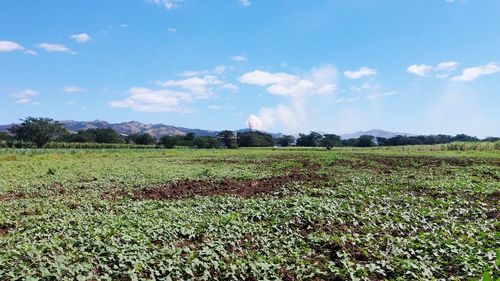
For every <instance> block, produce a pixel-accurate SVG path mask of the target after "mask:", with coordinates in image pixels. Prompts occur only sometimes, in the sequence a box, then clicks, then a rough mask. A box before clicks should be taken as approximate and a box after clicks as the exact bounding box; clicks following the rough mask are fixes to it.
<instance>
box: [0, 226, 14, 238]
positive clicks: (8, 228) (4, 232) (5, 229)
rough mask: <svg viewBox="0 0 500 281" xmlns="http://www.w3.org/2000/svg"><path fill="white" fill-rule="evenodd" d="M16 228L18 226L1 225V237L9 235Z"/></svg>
mask: <svg viewBox="0 0 500 281" xmlns="http://www.w3.org/2000/svg"><path fill="white" fill-rule="evenodd" d="M14 228H16V226H15V225H13V224H11V223H0V236H4V235H7V233H9V231H11V230H13V229H14Z"/></svg>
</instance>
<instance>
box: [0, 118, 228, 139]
mask: <svg viewBox="0 0 500 281" xmlns="http://www.w3.org/2000/svg"><path fill="white" fill-rule="evenodd" d="M59 123H61V124H62V125H63V126H64V127H65V128H66V130H68V131H70V132H78V131H80V130H88V129H97V128H111V129H113V130H114V131H116V132H117V133H119V134H124V135H131V134H137V133H148V134H150V135H152V136H155V137H156V138H159V137H161V136H164V135H168V136H179V135H181V136H182V135H185V134H187V133H195V134H196V135H197V136H216V135H217V133H218V132H217V131H211V130H202V129H189V128H183V127H176V126H171V125H164V124H144V123H141V122H137V121H130V122H122V123H109V122H107V121H102V120H94V121H73V120H62V121H59ZM13 125H15V124H7V125H0V131H6V130H7V129H9V128H10V127H12V126H13Z"/></svg>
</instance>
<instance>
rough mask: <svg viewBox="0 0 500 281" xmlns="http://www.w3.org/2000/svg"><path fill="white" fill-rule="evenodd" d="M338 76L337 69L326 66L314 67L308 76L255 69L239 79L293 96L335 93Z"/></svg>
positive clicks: (269, 90)
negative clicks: (335, 81)
mask: <svg viewBox="0 0 500 281" xmlns="http://www.w3.org/2000/svg"><path fill="white" fill-rule="evenodd" d="M336 77H337V70H336V69H335V68H333V67H331V66H325V67H322V68H317V69H313V70H312V71H311V74H310V75H309V76H307V77H299V76H296V75H291V74H288V73H282V72H277V73H270V72H267V71H262V70H255V71H252V72H247V73H245V74H243V75H242V76H241V77H240V78H238V80H239V81H240V82H241V83H243V84H250V85H257V86H262V87H267V88H266V90H267V92H268V93H270V94H273V95H281V96H292V97H293V96H301V95H313V94H329V93H333V92H334V91H335V90H336V89H337V85H336V84H335V83H332V81H334V80H335V79H336Z"/></svg>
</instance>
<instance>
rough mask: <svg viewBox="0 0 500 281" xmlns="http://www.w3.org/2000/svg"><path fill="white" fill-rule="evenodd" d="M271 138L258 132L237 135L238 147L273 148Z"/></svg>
mask: <svg viewBox="0 0 500 281" xmlns="http://www.w3.org/2000/svg"><path fill="white" fill-rule="evenodd" d="M273 145H274V140H273V136H271V135H270V134H267V133H263V132H259V131H248V132H240V133H238V146H240V147H265V146H273Z"/></svg>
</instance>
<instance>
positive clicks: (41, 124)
mask: <svg viewBox="0 0 500 281" xmlns="http://www.w3.org/2000/svg"><path fill="white" fill-rule="evenodd" d="M9 132H10V133H12V134H13V135H14V136H15V138H16V139H17V140H18V141H24V142H33V143H35V144H36V146H37V147H38V148H42V147H43V146H44V145H45V144H47V143H48V142H49V141H50V140H53V139H55V138H57V137H59V136H60V135H62V134H63V133H64V132H66V129H64V127H63V126H62V125H61V124H59V123H58V122H56V121H54V120H52V119H50V118H35V117H27V118H26V119H24V120H23V122H22V123H21V124H19V125H14V126H13V127H12V128H10V129H9Z"/></svg>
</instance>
